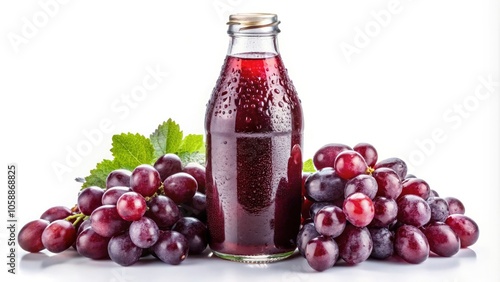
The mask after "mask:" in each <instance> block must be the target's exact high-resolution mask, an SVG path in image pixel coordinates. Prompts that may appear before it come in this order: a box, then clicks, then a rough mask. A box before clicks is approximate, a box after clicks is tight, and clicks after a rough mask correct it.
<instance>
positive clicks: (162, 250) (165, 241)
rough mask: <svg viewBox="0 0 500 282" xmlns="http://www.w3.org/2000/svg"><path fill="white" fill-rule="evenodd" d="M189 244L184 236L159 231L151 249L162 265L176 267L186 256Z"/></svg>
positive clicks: (173, 232)
mask: <svg viewBox="0 0 500 282" xmlns="http://www.w3.org/2000/svg"><path fill="white" fill-rule="evenodd" d="M188 249H189V242H188V240H187V239H186V237H185V236H184V235H182V234H181V233H179V232H177V231H170V230H168V231H160V237H159V238H158V241H157V242H156V244H154V245H153V247H151V250H152V251H153V252H154V253H155V255H156V257H158V258H159V259H160V260H161V261H163V262H164V263H168V264H171V265H178V264H180V263H181V262H182V261H184V260H185V259H186V257H187V256H188Z"/></svg>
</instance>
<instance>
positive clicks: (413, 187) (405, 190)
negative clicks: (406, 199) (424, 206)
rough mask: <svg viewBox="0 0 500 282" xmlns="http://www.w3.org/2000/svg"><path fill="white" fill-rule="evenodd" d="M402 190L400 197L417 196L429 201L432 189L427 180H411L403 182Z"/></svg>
mask: <svg viewBox="0 0 500 282" xmlns="http://www.w3.org/2000/svg"><path fill="white" fill-rule="evenodd" d="M401 185H402V190H401V194H399V197H401V196H403V195H409V194H411V195H416V196H419V197H420V198H422V199H424V200H427V198H429V195H430V193H431V187H430V186H429V184H428V183H427V182H425V180H423V179H420V178H409V179H405V180H403V181H402V182H401Z"/></svg>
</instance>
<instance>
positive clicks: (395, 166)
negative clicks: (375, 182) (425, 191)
mask: <svg viewBox="0 0 500 282" xmlns="http://www.w3.org/2000/svg"><path fill="white" fill-rule="evenodd" d="M381 167H386V168H390V169H392V170H394V172H396V174H397V175H398V176H399V178H400V179H405V178H406V173H407V172H408V167H407V165H406V163H405V162H404V161H403V160H402V159H400V158H388V159H385V160H382V161H379V162H378V163H377V164H376V165H375V166H374V167H373V168H374V169H377V168H381Z"/></svg>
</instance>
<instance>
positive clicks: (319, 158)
mask: <svg viewBox="0 0 500 282" xmlns="http://www.w3.org/2000/svg"><path fill="white" fill-rule="evenodd" d="M346 150H352V148H351V147H349V146H347V145H344V144H338V143H330V144H326V145H324V146H323V147H321V148H319V150H318V151H316V153H315V154H314V157H313V164H314V167H315V168H316V169H317V170H322V169H323V168H326V167H331V168H333V167H334V165H335V159H336V158H337V155H338V154H339V153H340V152H343V151H346Z"/></svg>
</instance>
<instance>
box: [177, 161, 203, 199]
mask: <svg viewBox="0 0 500 282" xmlns="http://www.w3.org/2000/svg"><path fill="white" fill-rule="evenodd" d="M182 171H183V172H185V173H187V174H189V175H191V176H192V177H194V179H196V183H198V192H200V193H203V194H205V186H206V169H205V167H204V166H203V165H201V164H199V163H194V162H190V163H188V164H186V166H185V167H184V168H183V169H182Z"/></svg>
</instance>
